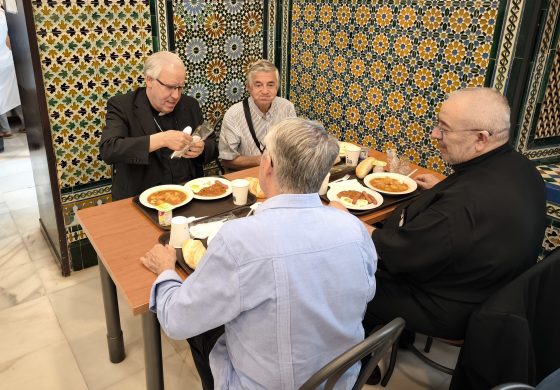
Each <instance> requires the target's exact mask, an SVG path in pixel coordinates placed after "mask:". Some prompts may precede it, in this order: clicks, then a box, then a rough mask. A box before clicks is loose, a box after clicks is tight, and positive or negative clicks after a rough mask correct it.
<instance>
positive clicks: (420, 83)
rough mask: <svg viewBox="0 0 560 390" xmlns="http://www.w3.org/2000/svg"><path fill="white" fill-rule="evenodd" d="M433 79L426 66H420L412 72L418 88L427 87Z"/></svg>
mask: <svg viewBox="0 0 560 390" xmlns="http://www.w3.org/2000/svg"><path fill="white" fill-rule="evenodd" d="M433 81H434V75H433V73H432V71H431V70H430V69H428V68H420V69H418V71H417V72H416V73H415V74H414V83H415V84H416V86H417V87H418V88H422V89H425V88H428V87H429V86H430V85H432V83H433Z"/></svg>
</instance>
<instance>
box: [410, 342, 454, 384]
mask: <svg viewBox="0 0 560 390" xmlns="http://www.w3.org/2000/svg"><path fill="white" fill-rule="evenodd" d="M436 340H439V341H441V342H443V343H445V344H448V345H452V346H454V347H458V348H461V347H462V346H463V344H464V340H446V339H440V338H436ZM433 341H434V338H433V337H432V336H428V338H427V339H426V345H425V346H424V352H425V353H428V352H430V349H431V348H432V343H433ZM408 348H409V349H410V352H412V353H413V354H414V355H416V357H418V358H419V359H420V360H422V361H423V362H424V363H426V364H427V365H429V366H430V367H432V368H435V369H436V370H439V371H441V372H444V373H446V374H449V375H453V368H450V367H446V366H444V365H442V364H439V363H438V362H436V361H435V360H432V359H430V358H429V357H427V356H426V355H425V354H424V353H422V352H421V351H419V350H418V349H417V348H416V347H415V346H414V345H410V346H409V347H408Z"/></svg>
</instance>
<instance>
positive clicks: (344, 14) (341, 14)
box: [336, 5, 352, 24]
mask: <svg viewBox="0 0 560 390" xmlns="http://www.w3.org/2000/svg"><path fill="white" fill-rule="evenodd" d="M351 15H352V13H351V12H350V7H348V6H347V5H343V6H341V7H340V8H338V11H337V12H336V17H337V19H338V22H339V23H340V24H348V22H349V21H350V17H351Z"/></svg>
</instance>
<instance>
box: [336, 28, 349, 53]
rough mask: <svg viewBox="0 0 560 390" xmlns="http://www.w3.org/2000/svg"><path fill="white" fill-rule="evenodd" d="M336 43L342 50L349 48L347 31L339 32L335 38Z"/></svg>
mask: <svg viewBox="0 0 560 390" xmlns="http://www.w3.org/2000/svg"><path fill="white" fill-rule="evenodd" d="M334 42H335V44H336V46H337V47H338V48H339V49H340V50H344V49H346V47H347V46H348V34H346V31H339V32H338V33H337V34H336V35H335V37H334Z"/></svg>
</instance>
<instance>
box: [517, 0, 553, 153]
mask: <svg viewBox="0 0 560 390" xmlns="http://www.w3.org/2000/svg"><path fill="white" fill-rule="evenodd" d="M559 14H560V0H550V2H549V3H548V7H547V10H546V13H545V14H544V20H541V23H542V28H541V31H540V33H541V36H540V37H538V39H537V42H536V45H537V47H536V54H535V58H534V59H532V68H531V69H530V75H531V76H530V78H529V81H528V86H527V88H526V91H527V92H526V97H525V100H524V104H523V107H522V109H521V111H520V128H519V134H518V135H517V138H516V139H515V147H516V149H517V150H519V151H520V152H521V153H523V154H524V155H525V156H526V157H527V158H529V159H531V160H541V159H542V160H545V159H547V160H550V159H552V158H554V159H556V160H557V159H558V158H559V157H560V145H559V144H558V142H557V141H555V140H554V139H551V142H550V143H545V144H544V145H543V144H542V143H538V144H534V143H533V141H534V140H535V131H536V129H537V120H538V119H539V117H538V116H537V115H538V107H539V105H540V104H542V105H543V106H545V107H558V99H557V96H558V95H557V94H556V92H555V91H557V89H558V85H555V86H551V87H547V77H546V76H547V74H548V73H549V72H550V67H549V66H547V65H548V64H552V63H553V60H555V56H556V55H557V51H558V50H559V49H560V39H559V36H560V33H559V32H560V17H559ZM553 69H554V68H553ZM554 80H557V76H554V77H549V78H548V82H549V85H550V82H551V81H554ZM545 88H546V90H551V93H550V94H547V95H546V98H547V99H548V98H552V99H554V98H555V99H556V101H554V100H553V101H552V102H548V101H544V102H543V101H542V97H543V96H542V95H543V91H544V90H545ZM547 125H549V126H552V129H550V130H546V131H552V134H557V133H558V123H557V122H556V123H555V122H552V121H548V122H547ZM542 133H543V131H542V130H541V131H540V134H542Z"/></svg>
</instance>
